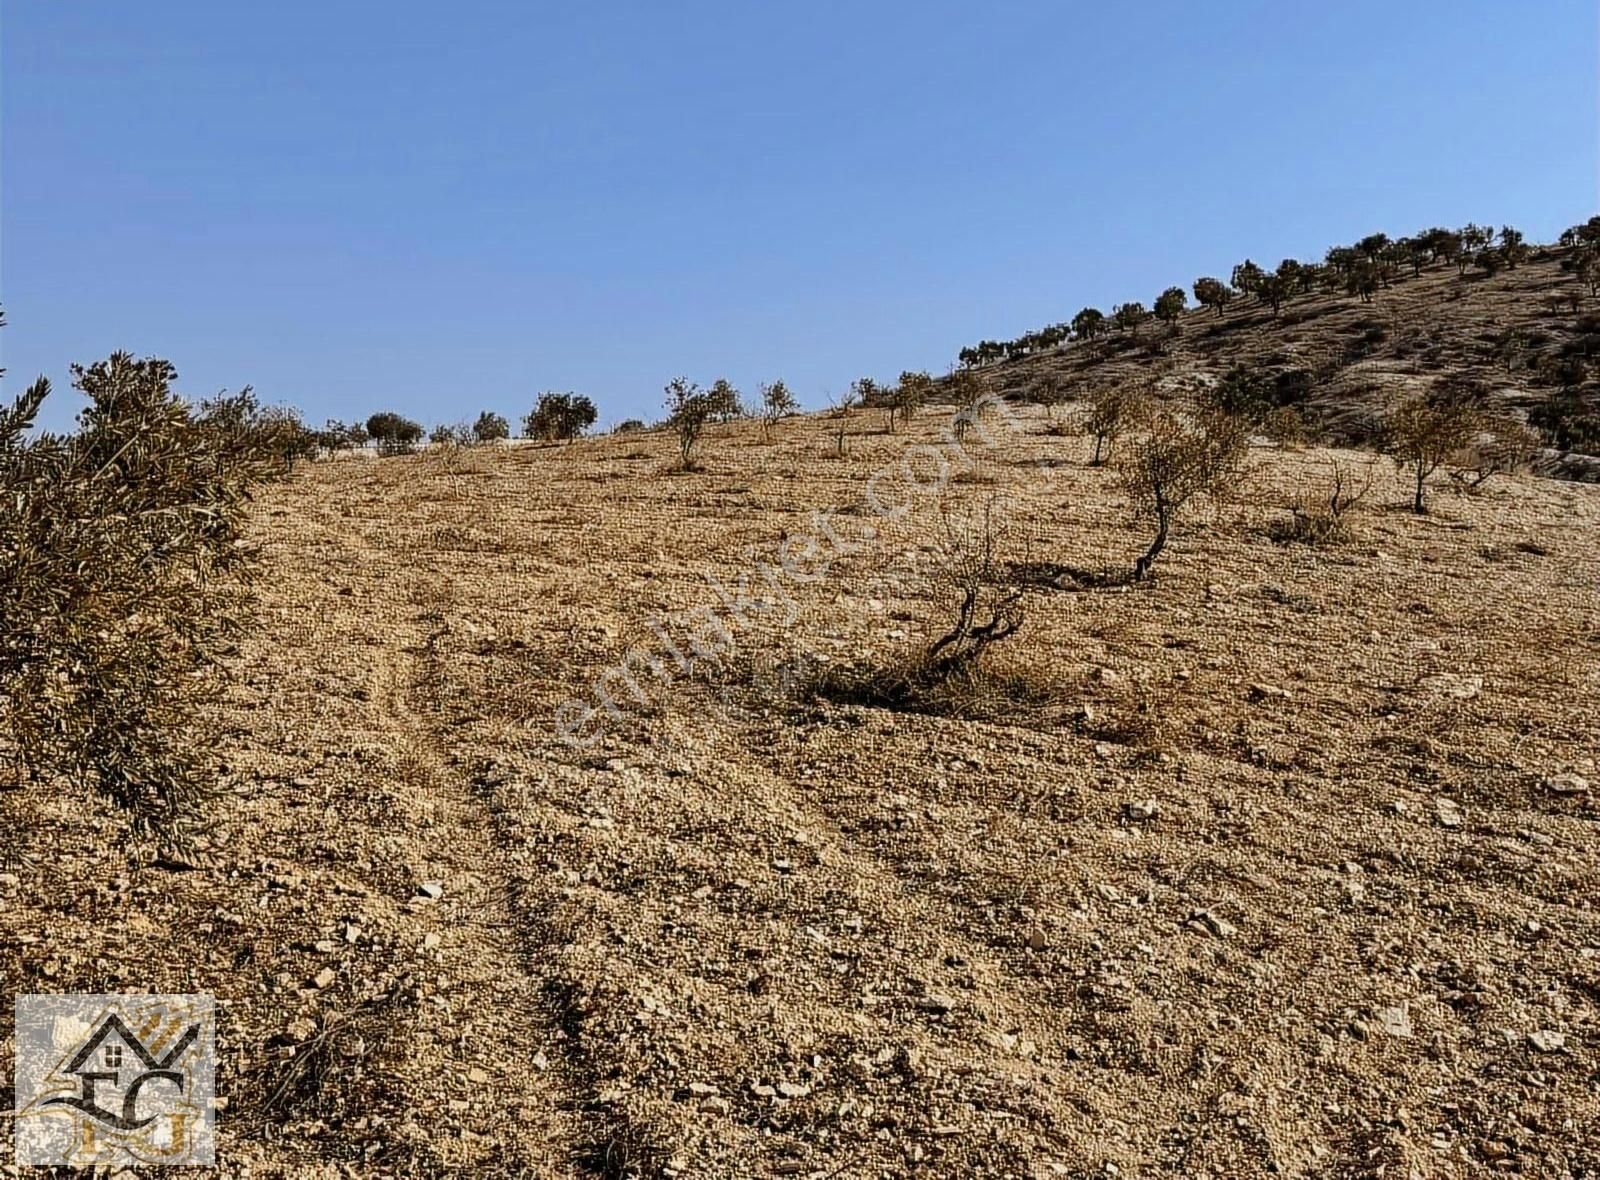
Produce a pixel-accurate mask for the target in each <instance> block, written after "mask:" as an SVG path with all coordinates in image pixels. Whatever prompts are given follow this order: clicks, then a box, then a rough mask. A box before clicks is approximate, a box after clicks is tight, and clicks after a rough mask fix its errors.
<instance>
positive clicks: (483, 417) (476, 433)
mask: <svg viewBox="0 0 1600 1180" xmlns="http://www.w3.org/2000/svg"><path fill="white" fill-rule="evenodd" d="M472 437H473V438H474V439H476V440H477V441H478V442H481V443H492V442H500V441H502V440H503V439H508V438H510V437H511V423H509V422H507V421H506V419H505V416H504V415H502V414H496V413H495V412H494V411H493V410H485V411H484V412H483V413H481V414H479V415H478V420H477V421H476V422H474V423H473V424H472Z"/></svg>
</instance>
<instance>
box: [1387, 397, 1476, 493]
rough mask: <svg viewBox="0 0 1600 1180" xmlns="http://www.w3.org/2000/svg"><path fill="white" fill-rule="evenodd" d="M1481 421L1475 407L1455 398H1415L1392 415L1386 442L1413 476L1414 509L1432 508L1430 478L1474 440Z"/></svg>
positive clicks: (1400, 464) (1391, 452)
mask: <svg viewBox="0 0 1600 1180" xmlns="http://www.w3.org/2000/svg"><path fill="white" fill-rule="evenodd" d="M1477 422H1478V419H1477V414H1476V412H1475V411H1474V410H1473V409H1472V407H1470V406H1469V405H1467V404H1466V403H1465V402H1464V401H1462V400H1459V399H1454V398H1425V397H1419V398H1414V399H1412V400H1410V401H1407V402H1405V403H1404V404H1402V405H1401V406H1399V407H1398V408H1397V409H1396V410H1395V411H1394V412H1393V413H1392V414H1390V416H1389V420H1388V422H1387V423H1385V427H1384V445H1385V449H1386V450H1388V452H1389V454H1390V455H1392V456H1393V457H1394V461H1395V465H1396V466H1397V467H1399V468H1401V469H1402V470H1404V471H1406V472H1408V473H1409V475H1410V476H1411V479H1412V485H1413V491H1412V497H1411V510H1412V511H1413V512H1415V513H1417V514H1418V515H1421V514H1422V513H1424V512H1426V511H1427V510H1428V507H1427V501H1426V495H1425V490H1426V485H1427V481H1428V477H1429V476H1431V475H1433V473H1434V472H1436V471H1438V470H1439V469H1440V468H1441V467H1443V466H1444V465H1445V464H1446V463H1447V462H1448V461H1449V460H1450V458H1451V457H1452V456H1454V455H1456V454H1458V453H1460V452H1461V450H1462V449H1463V448H1464V447H1466V446H1467V445H1468V444H1469V443H1471V442H1472V439H1473V435H1474V433H1475V431H1476V427H1477Z"/></svg>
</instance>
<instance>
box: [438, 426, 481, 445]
mask: <svg viewBox="0 0 1600 1180" xmlns="http://www.w3.org/2000/svg"><path fill="white" fill-rule="evenodd" d="M428 441H429V442H430V443H432V444H433V445H434V446H436V447H465V446H470V445H472V441H473V434H472V427H470V426H468V425H467V424H466V423H465V422H441V423H439V425H437V426H435V427H434V428H433V429H432V430H430V431H429V432H428Z"/></svg>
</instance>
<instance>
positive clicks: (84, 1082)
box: [15, 995, 216, 1167]
mask: <svg viewBox="0 0 1600 1180" xmlns="http://www.w3.org/2000/svg"><path fill="white" fill-rule="evenodd" d="M215 1043H216V1037H215V1004H214V1001H213V1000H212V998H211V997H210V996H200V995H181V996H179V995H166V996H143V995H93V996H91V995H82V996H46V995H32V996H20V997H18V999H17V1079H16V1091H17V1117H16V1131H15V1135H16V1147H17V1162H18V1163H19V1164H32V1165H68V1166H73V1167H86V1166H91V1165H96V1164H111V1165H124V1166H125V1165H137V1164H200V1165H208V1164H211V1163H213V1162H214V1133H215V1126H214V1094H215V1080H216V1069H215V1052H214V1046H215Z"/></svg>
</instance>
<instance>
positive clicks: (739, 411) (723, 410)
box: [706, 377, 744, 422]
mask: <svg viewBox="0 0 1600 1180" xmlns="http://www.w3.org/2000/svg"><path fill="white" fill-rule="evenodd" d="M706 396H707V397H708V398H710V399H711V418H712V420H713V421H716V422H732V421H733V420H734V419H735V418H742V417H744V402H743V400H742V395H741V394H740V393H739V391H738V390H737V389H735V388H734V387H733V383H732V382H731V381H729V380H728V379H727V378H726V377H718V378H717V379H716V380H715V381H713V382H712V383H711V388H710V389H708V390H706Z"/></svg>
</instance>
